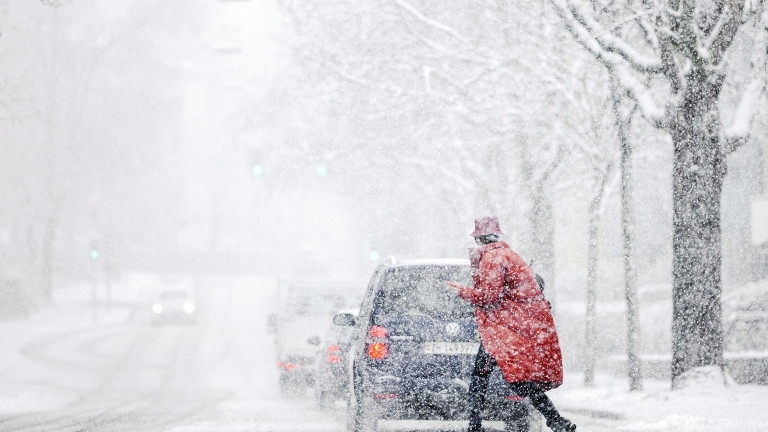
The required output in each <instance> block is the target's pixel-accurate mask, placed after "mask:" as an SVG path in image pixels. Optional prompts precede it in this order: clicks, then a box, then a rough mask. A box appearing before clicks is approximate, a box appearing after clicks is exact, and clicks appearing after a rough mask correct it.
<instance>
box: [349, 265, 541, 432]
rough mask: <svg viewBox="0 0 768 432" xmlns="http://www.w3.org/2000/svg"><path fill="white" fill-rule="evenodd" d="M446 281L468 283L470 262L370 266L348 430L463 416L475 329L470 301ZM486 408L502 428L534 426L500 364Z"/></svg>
mask: <svg viewBox="0 0 768 432" xmlns="http://www.w3.org/2000/svg"><path fill="white" fill-rule="evenodd" d="M447 280H453V281H457V282H461V283H465V284H471V278H470V267H469V263H468V262H467V261H465V260H429V261H411V262H406V263H402V264H394V263H392V262H389V263H387V264H386V265H382V266H380V267H379V268H378V269H377V270H376V271H375V273H374V275H373V277H372V278H371V281H370V283H369V286H368V289H367V292H366V294H365V297H364V299H363V302H362V304H361V308H360V314H359V316H358V318H357V319H356V320H355V323H354V325H355V329H356V333H355V337H354V339H353V341H352V344H351V348H350V359H349V362H348V373H349V374H350V378H351V379H350V380H349V382H350V390H349V392H348V398H349V401H348V407H349V410H348V415H347V430H348V431H349V432H371V431H376V430H378V425H379V424H380V423H381V422H388V421H392V420H418V421H429V420H431V421H452V422H465V421H466V420H467V418H468V409H467V390H468V388H469V383H470V376H471V371H472V367H473V364H474V358H475V354H476V353H477V350H478V347H479V333H478V329H477V324H476V322H475V319H474V311H473V308H472V306H471V305H469V304H468V303H466V302H464V301H462V300H461V299H459V298H458V297H457V296H456V294H455V293H454V292H452V291H451V290H450V289H448V288H447V287H446V286H445V281H447ZM486 408H487V409H486V412H485V415H484V419H485V420H486V421H496V422H497V426H499V427H501V428H503V429H504V430H506V431H526V432H527V431H530V430H531V425H530V409H529V405H528V404H527V403H526V402H525V401H523V400H522V399H521V398H520V397H518V396H517V395H515V394H514V393H512V392H511V391H510V389H509V388H508V386H507V385H506V382H505V381H504V379H503V377H502V376H501V374H500V373H499V372H498V370H496V371H494V373H493V374H492V376H491V380H490V385H489V389H488V392H487V399H486ZM409 423H410V422H409ZM416 424H419V422H416ZM394 426H395V427H397V425H394ZM425 426H426V425H425ZM457 426H460V425H458V424H453V425H452V426H451V427H457ZM464 427H466V424H464ZM430 428H434V425H430ZM408 429H409V430H412V427H410V426H408Z"/></svg>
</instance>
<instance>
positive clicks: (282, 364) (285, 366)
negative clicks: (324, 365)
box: [278, 361, 301, 372]
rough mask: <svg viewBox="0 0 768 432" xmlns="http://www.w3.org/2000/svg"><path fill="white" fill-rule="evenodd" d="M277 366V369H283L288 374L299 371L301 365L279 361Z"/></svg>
mask: <svg viewBox="0 0 768 432" xmlns="http://www.w3.org/2000/svg"><path fill="white" fill-rule="evenodd" d="M278 365H279V367H280V368H281V369H285V370H287V371H288V372H293V371H295V370H296V369H301V365H300V364H298V363H293V362H284V361H280V363H278Z"/></svg>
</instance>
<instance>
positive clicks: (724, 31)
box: [701, 0, 744, 65]
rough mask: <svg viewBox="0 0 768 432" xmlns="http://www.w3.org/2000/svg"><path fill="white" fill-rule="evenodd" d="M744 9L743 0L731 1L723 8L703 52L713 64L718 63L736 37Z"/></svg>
mask: <svg viewBox="0 0 768 432" xmlns="http://www.w3.org/2000/svg"><path fill="white" fill-rule="evenodd" d="M743 9H744V3H743V1H742V0H738V1H731V2H729V3H728V4H726V5H725V7H724V8H723V11H722V14H721V16H720V19H719V21H718V23H717V27H716V28H715V29H714V30H713V31H712V37H711V39H710V41H709V45H708V46H707V47H703V49H701V50H702V52H701V54H703V57H705V58H708V59H709V60H710V62H711V63H712V64H713V65H718V64H720V62H721V61H722V60H723V56H724V55H725V52H726V51H727V50H728V48H729V47H730V46H731V43H732V42H733V38H735V37H736V32H737V31H738V30H739V26H740V25H741V15H742V11H743Z"/></svg>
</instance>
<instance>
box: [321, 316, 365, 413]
mask: <svg viewBox="0 0 768 432" xmlns="http://www.w3.org/2000/svg"><path fill="white" fill-rule="evenodd" d="M357 313H358V312H357V310H347V311H340V312H339V313H337V314H336V315H334V317H333V326H331V328H330V329H329V330H328V332H327V333H326V334H325V337H324V338H323V340H322V344H321V345H320V350H319V351H318V353H317V357H316V358H315V379H314V381H315V402H316V404H317V406H318V407H319V408H328V407H330V406H332V405H331V404H332V403H333V402H335V401H337V400H346V399H347V388H348V386H349V384H348V379H347V367H346V365H347V361H348V359H347V355H348V353H349V347H350V344H351V342H352V337H353V336H354V330H355V329H354V327H353V326H354V323H355V317H356V316H357Z"/></svg>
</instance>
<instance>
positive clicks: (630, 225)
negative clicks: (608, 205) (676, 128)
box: [611, 76, 643, 390]
mask: <svg viewBox="0 0 768 432" xmlns="http://www.w3.org/2000/svg"><path fill="white" fill-rule="evenodd" d="M611 84H612V89H611V98H612V105H613V113H614V115H615V117H616V128H617V130H618V134H619V147H620V150H621V158H620V163H619V169H620V170H621V232H622V259H623V263H624V301H625V304H626V307H627V378H629V389H630V390H642V389H643V373H642V364H641V360H640V313H639V311H638V305H637V275H636V274H635V267H634V255H633V251H632V247H633V244H634V239H635V235H634V231H635V229H634V226H635V224H634V217H633V216H632V182H633V177H632V145H631V144H630V143H629V137H627V124H628V123H627V120H625V119H624V118H623V116H622V115H621V95H620V93H619V90H618V88H617V85H616V84H617V83H616V79H615V77H613V76H612V77H611Z"/></svg>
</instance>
